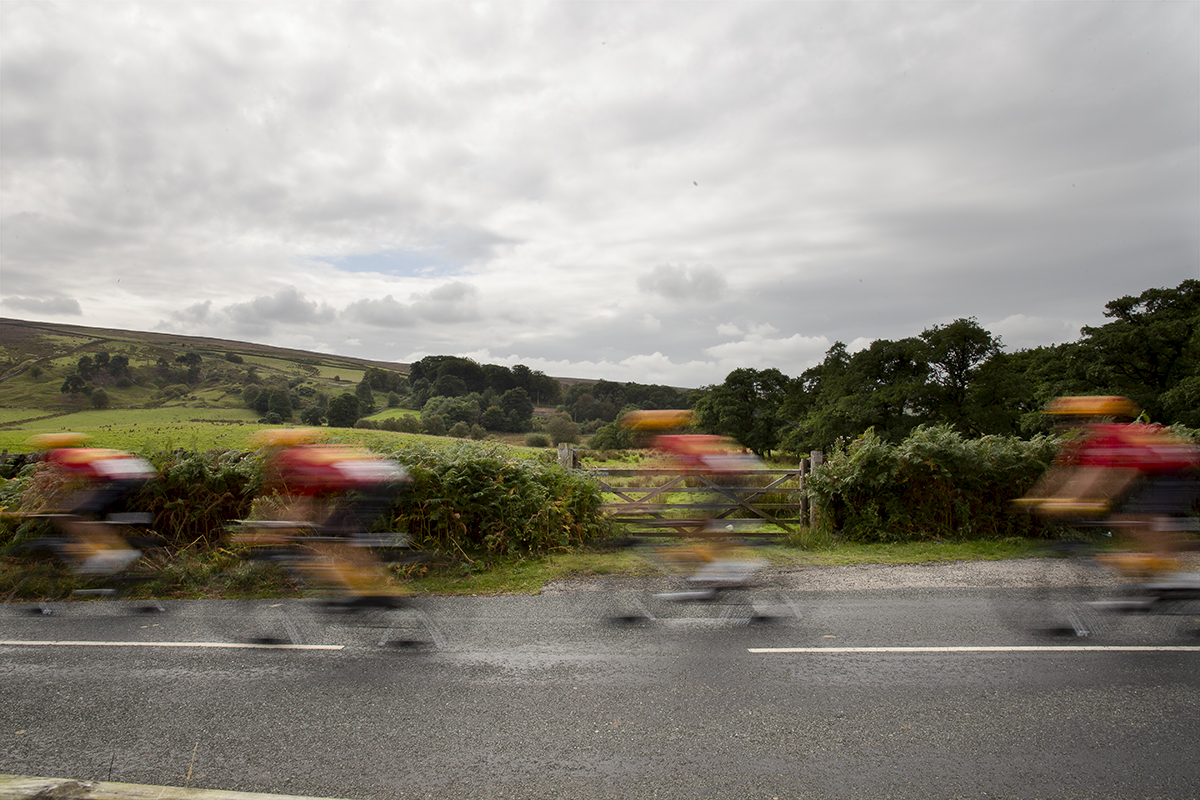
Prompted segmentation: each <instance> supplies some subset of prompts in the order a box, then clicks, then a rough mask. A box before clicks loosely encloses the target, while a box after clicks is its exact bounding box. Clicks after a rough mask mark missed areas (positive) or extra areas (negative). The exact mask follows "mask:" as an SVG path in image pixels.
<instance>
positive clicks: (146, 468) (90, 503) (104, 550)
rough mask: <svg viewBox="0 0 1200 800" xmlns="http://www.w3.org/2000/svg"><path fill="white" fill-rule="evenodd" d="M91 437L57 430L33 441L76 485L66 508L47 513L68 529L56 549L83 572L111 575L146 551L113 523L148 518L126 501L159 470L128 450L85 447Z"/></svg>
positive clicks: (59, 526)
mask: <svg viewBox="0 0 1200 800" xmlns="http://www.w3.org/2000/svg"><path fill="white" fill-rule="evenodd" d="M87 440H88V437H87V436H85V435H83V434H79V433H56V434H43V435H40V436H35V437H33V438H32V439H30V440H29V444H30V445H32V446H34V447H35V448H37V449H40V450H44V451H46V455H45V461H46V463H48V464H50V465H52V466H53V467H54V469H56V470H57V471H58V472H59V473H60V474H62V475H63V476H64V477H66V478H67V479H68V481H69V483H70V484H71V485H73V487H74V493H73V494H71V495H70V496H69V497H68V498H67V500H66V501H65V503H64V505H65V510H64V511H63V512H61V513H55V514H49V515H46V516H48V517H49V518H50V520H51V522H52V523H53V524H54V525H55V526H56V527H57V528H59V529H60V530H61V531H63V532H64V533H65V534H66V535H67V538H66V540H64V541H62V542H55V543H54V546H55V549H56V550H57V551H58V552H59V555H60V556H61V557H62V558H63V559H64V560H65V561H67V562H68V563H69V564H70V565H71V566H72V568H73V569H74V570H75V571H76V572H77V573H79V574H81V575H109V576H110V575H115V574H117V573H119V572H120V571H121V570H123V569H125V568H126V567H127V566H129V565H130V564H132V563H133V562H134V561H136V560H137V559H138V558H139V557H141V555H142V553H141V551H140V550H138V549H136V548H134V547H131V546H130V545H129V543H128V542H126V541H125V539H123V538H122V537H121V536H119V535H118V534H117V533H116V532H115V530H114V527H115V526H119V525H124V524H129V523H133V522H148V521H149V519H148V517H149V515H147V514H133V513H129V512H128V511H127V505H128V499H129V498H130V496H131V495H133V494H134V493H136V492H137V491H138V490H139V489H141V488H142V487H143V486H145V485H146V484H147V483H148V482H149V481H150V480H152V479H153V478H154V477H155V475H156V473H155V470H154V467H153V466H151V465H150V463H149V462H147V461H146V460H145V459H143V458H139V457H138V456H135V455H132V454H130V453H125V452H122V451H120V450H107V449H101V448H94V447H82V446H81V445H83V444H84V443H85V442H87ZM118 512H124V513H118Z"/></svg>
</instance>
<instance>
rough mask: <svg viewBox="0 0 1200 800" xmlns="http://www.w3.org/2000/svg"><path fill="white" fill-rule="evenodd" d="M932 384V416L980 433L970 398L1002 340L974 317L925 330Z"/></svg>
mask: <svg viewBox="0 0 1200 800" xmlns="http://www.w3.org/2000/svg"><path fill="white" fill-rule="evenodd" d="M921 340H922V341H923V342H925V348H926V352H925V360H926V362H927V363H928V365H929V374H930V384H929V392H928V399H927V408H928V412H929V415H930V416H931V417H933V418H935V419H937V420H938V421H941V422H948V423H950V424H951V425H954V426H956V427H958V428H959V429H960V430H963V431H966V432H972V433H975V432H977V431H976V430H974V429H975V427H976V426H975V425H973V420H972V417H973V416H974V414H973V411H974V410H973V409H972V408H970V406H969V404H968V401H969V399H970V396H971V384H972V382H973V381H974V380H975V377H976V375H977V374H978V373H979V368H980V367H981V366H982V365H983V364H985V363H986V362H987V361H988V360H989V359H991V358H993V357H994V356H996V355H997V354H998V353H999V352H1000V347H1001V345H1000V340H999V339H997V338H995V337H994V336H992V334H991V333H989V332H988V331H987V330H985V329H984V328H982V327H980V325H979V323H978V322H977V321H976V320H975V318H974V317H971V318H970V319H956V320H955V321H954V322H951V323H950V324H948V325H935V326H934V327H932V328H927V329H925V330H924V331H923V332H922V333H921Z"/></svg>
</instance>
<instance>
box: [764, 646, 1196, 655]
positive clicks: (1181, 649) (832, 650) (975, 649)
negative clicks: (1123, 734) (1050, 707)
mask: <svg viewBox="0 0 1200 800" xmlns="http://www.w3.org/2000/svg"><path fill="white" fill-rule="evenodd" d="M746 650H747V651H748V652H751V653H759V654H765V655H779V654H786V653H823V654H833V655H836V654H846V653H889V654H890V653H1075V652H1079V653H1200V645H1166V644H1164V645H1117V644H1114V645H1020V644H1018V645H994V646H992V645H948V646H928V647H925V646H914V647H905V646H897V647H748V648H746Z"/></svg>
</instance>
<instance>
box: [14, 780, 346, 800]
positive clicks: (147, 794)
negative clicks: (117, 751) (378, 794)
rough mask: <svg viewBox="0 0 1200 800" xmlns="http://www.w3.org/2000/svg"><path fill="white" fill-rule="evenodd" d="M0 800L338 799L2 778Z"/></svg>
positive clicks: (134, 784)
mask: <svg viewBox="0 0 1200 800" xmlns="http://www.w3.org/2000/svg"><path fill="white" fill-rule="evenodd" d="M0 800H336V799H335V798H317V797H307V796H302V795H295V794H262V793H260V792H226V791H221V790H219V789H187V788H183V787H179V786H143V785H141V784H136V783H113V782H112V781H75V780H70V779H69V778H38V777H32V776H28V775H0Z"/></svg>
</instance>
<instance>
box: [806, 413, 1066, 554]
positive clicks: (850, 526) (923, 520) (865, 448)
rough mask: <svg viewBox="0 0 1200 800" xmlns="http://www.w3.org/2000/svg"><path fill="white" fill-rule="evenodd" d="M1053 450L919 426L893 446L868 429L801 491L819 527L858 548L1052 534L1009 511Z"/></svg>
mask: <svg viewBox="0 0 1200 800" xmlns="http://www.w3.org/2000/svg"><path fill="white" fill-rule="evenodd" d="M1057 451H1058V440H1057V439H1055V438H1054V437H1049V436H1038V437H1035V438H1034V439H1032V440H1028V441H1026V440H1022V439H1017V438H1013V437H1002V436H985V437H982V438H980V439H964V438H963V437H962V436H961V435H959V434H958V433H956V432H955V431H954V430H953V429H952V428H950V427H949V426H944V425H940V426H933V427H927V426H921V427H918V428H917V429H915V430H914V431H913V432H912V433H911V434H910V435H909V436H908V437H907V438H906V439H904V440H903V441H902V442H900V443H899V444H895V445H893V444H889V443H887V442H885V441H884V440H883V439H882V438H880V437H879V436H878V435H876V434H875V432H874V431H873V430H869V431H867V432H866V433H864V434H863V435H862V436H860V437H858V438H857V439H855V440H854V441H853V442H850V443H848V444H845V443H843V444H842V445H841V446H840V447H838V448H837V449H835V450H834V451H832V452H830V453H827V454H826V461H825V463H824V464H823V465H821V466H820V467H818V468H817V469H815V470H813V473H812V476H811V477H810V479H809V483H808V486H809V491H810V492H811V493H812V495H813V497H814V500H815V502H816V503H817V505H818V507H819V508H820V509H821V525H822V526H823V527H824V528H826V529H827V530H828V531H830V532H836V533H838V534H840V535H842V536H844V537H846V538H848V539H851V540H854V541H862V542H906V541H919V540H925V539H984V538H1004V537H1009V536H1040V535H1046V534H1048V533H1050V532H1052V531H1054V530H1056V528H1055V527H1054V526H1053V525H1051V524H1049V523H1044V522H1043V521H1041V520H1039V519H1038V518H1036V517H1032V516H1030V515H1028V514H1026V513H1024V512H1021V511H1019V510H1017V509H1015V508H1014V507H1013V505H1012V501H1013V500H1014V499H1015V498H1017V497H1020V496H1022V495H1023V494H1025V492H1026V491H1028V490H1029V488H1030V487H1031V486H1032V485H1033V483H1034V482H1035V481H1036V480H1037V479H1038V477H1039V476H1040V475H1041V474H1042V473H1043V472H1044V471H1045V469H1046V467H1047V466H1048V465H1049V464H1050V462H1051V461H1053V459H1054V456H1055V454H1056V453H1057Z"/></svg>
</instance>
